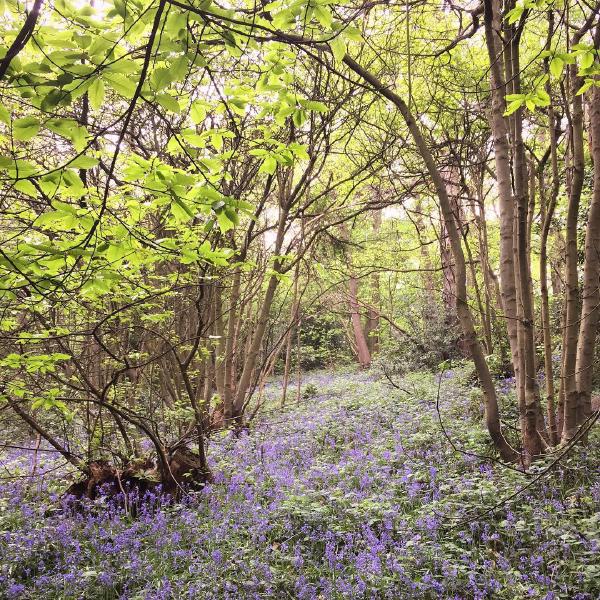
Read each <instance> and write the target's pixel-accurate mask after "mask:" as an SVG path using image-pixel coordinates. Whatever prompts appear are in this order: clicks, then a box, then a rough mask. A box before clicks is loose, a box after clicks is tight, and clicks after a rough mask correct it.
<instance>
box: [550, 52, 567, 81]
mask: <svg viewBox="0 0 600 600" xmlns="http://www.w3.org/2000/svg"><path fill="white" fill-rule="evenodd" d="M564 64H565V62H564V61H563V59H562V58H560V56H555V57H554V58H553V59H552V60H551V61H550V73H552V75H553V76H554V77H560V76H561V74H562V70H563V66H564Z"/></svg>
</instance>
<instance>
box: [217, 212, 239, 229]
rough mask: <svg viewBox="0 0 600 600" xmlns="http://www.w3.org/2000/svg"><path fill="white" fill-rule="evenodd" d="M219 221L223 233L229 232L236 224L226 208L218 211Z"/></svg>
mask: <svg viewBox="0 0 600 600" xmlns="http://www.w3.org/2000/svg"><path fill="white" fill-rule="evenodd" d="M217 223H219V229H220V230H221V232H222V233H227V232H228V231H229V230H230V229H233V227H234V225H235V223H233V222H232V220H231V219H230V218H229V216H228V215H227V212H226V211H225V210H220V211H219V212H217Z"/></svg>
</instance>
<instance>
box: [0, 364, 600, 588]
mask: <svg viewBox="0 0 600 600" xmlns="http://www.w3.org/2000/svg"><path fill="white" fill-rule="evenodd" d="M302 385H303V388H302V389H303V398H302V399H301V400H300V402H299V403H297V402H296V401H295V395H294V394H293V393H292V397H293V401H292V402H290V406H288V407H287V408H286V409H284V410H279V409H278V406H277V405H278V398H279V393H280V392H279V388H278V385H277V383H276V382H275V383H273V384H271V385H269V386H268V388H267V394H268V396H269V398H268V406H267V410H266V411H265V412H264V414H263V415H262V416H261V417H260V418H258V420H257V421H256V422H255V423H254V424H253V426H252V427H251V429H250V430H249V431H248V432H247V433H244V434H242V435H241V436H240V437H234V436H233V435H231V434H230V433H226V434H220V435H218V436H217V437H215V438H213V439H212V440H211V444H210V449H209V451H210V457H211V462H212V467H213V469H214V472H215V475H216V479H215V482H214V484H213V485H211V486H209V487H207V488H205V489H204V490H203V492H201V493H198V494H196V495H193V496H190V497H189V498H187V499H186V501H185V502H184V503H182V504H179V505H174V506H173V505H172V506H168V505H163V504H161V502H160V500H159V499H156V500H155V501H153V502H148V503H147V504H146V505H145V507H144V508H143V510H142V512H141V514H139V515H137V516H136V517H135V518H134V517H131V516H129V515H128V514H126V513H125V512H124V511H123V510H122V509H119V508H115V507H111V506H107V505H101V506H94V507H90V508H89V509H86V510H83V511H81V510H80V511H78V512H72V511H69V510H67V509H61V508H60V502H59V488H57V487H56V485H57V482H56V478H54V479H53V477H52V473H51V472H49V473H48V474H47V475H46V476H44V477H43V478H42V479H40V482H39V483H36V485H35V486H33V487H34V489H32V486H31V485H28V486H26V485H25V482H26V481H27V479H23V480H20V481H17V482H14V481H12V482H9V483H6V482H5V483H4V484H2V488H1V489H0V597H1V598H49V599H52V598H65V599H67V598H69V599H71V598H72V599H75V598H89V599H103V598H106V599H109V598H111V599H112V598H129V599H134V598H135V599H158V598H164V599H170V598H199V599H211V598H215V599H217V598H219V599H226V598H230V599H238V598H277V599H279V598H281V599H285V598H299V599H312V598H315V599H328V598H350V599H359V598H371V599H378V598H382V599H383V598H390V599H392V598H393V599H408V598H431V599H434V598H456V599H458V598H464V599H471V598H500V599H504V598H506V599H511V600H512V599H521V598H536V599H546V600H550V599H556V598H561V599H563V598H564V599H569V600H583V599H590V600H593V599H597V598H599V597H600V562H599V561H598V556H599V550H600V512H599V509H600V480H599V478H598V474H599V470H600V456H599V453H598V444H599V436H598V433H597V432H595V433H594V434H593V436H592V439H591V442H590V445H589V446H587V448H583V449H581V448H577V449H576V451H575V452H573V453H572V454H571V455H570V456H569V457H567V458H565V459H564V460H563V461H561V463H560V464H559V465H558V467H557V468H555V469H552V470H550V471H549V472H548V473H547V474H545V475H543V476H542V477H540V478H539V479H538V480H535V481H534V479H533V478H532V477H526V476H523V475H522V474H520V473H517V472H516V471H514V470H511V469H507V468H505V467H502V466H501V465H498V464H494V463H493V462H489V461H485V460H482V459H481V458H479V457H478V456H475V455H487V454H488V453H489V452H490V446H489V444H488V441H487V436H486V433H485V432H484V431H483V430H482V428H481V421H482V419H481V404H480V396H479V393H478V392H477V391H476V390H474V389H473V387H472V383H471V382H470V380H469V378H468V376H467V372H466V371H462V370H456V371H451V372H447V373H445V374H444V375H443V377H435V376H433V375H429V374H423V373H419V374H412V375H408V376H406V377H404V378H403V379H401V380H400V379H399V380H398V381H397V385H398V386H399V389H398V388H394V387H392V386H391V385H390V384H389V383H388V382H387V381H386V380H385V379H380V378H378V377H377V376H376V375H374V374H371V373H365V372H358V373H357V372H341V373H313V374H310V375H307V376H305V378H304V380H303V384H302ZM438 408H439V411H438V410H437V409H438ZM440 416H441V418H442V421H443V424H444V428H445V430H446V433H447V436H448V437H449V438H450V439H451V440H452V441H453V442H454V444H456V446H457V447H459V448H460V450H462V452H457V451H455V450H454V449H453V448H452V446H451V444H450V443H449V441H448V439H447V437H445V435H444V434H443V433H442V429H441V426H440V418H439V417H440ZM464 452H468V453H472V454H471V455H470V454H465V453H464ZM3 460H4V464H5V465H7V466H9V463H10V466H11V468H14V461H18V460H20V459H19V456H18V455H17V454H13V455H11V456H10V457H4V459H3ZM23 460H25V459H23ZM52 460H53V459H52V458H51V456H48V458H47V459H46V460H45V461H44V462H43V463H41V464H39V465H38V467H37V468H38V472H40V473H42V472H43V471H44V469H46V470H50V469H52V465H53V463H52ZM550 461H551V459H548V463H547V464H549V462H550ZM0 466H2V465H0ZM29 468H30V466H29V465H24V469H29ZM537 468H538V469H540V470H541V469H542V468H543V465H540V466H538V467H537ZM532 481H534V482H533V484H532V485H531V487H529V488H528V489H526V490H525V491H523V492H522V493H520V494H517V495H516V496H515V497H514V498H512V499H510V500H508V499H507V498H508V497H509V496H511V494H514V493H515V492H516V491H518V490H519V489H520V488H521V487H522V486H524V485H526V484H528V483H531V482H532ZM63 489H64V483H63ZM504 499H507V500H506V501H505V502H503V500H504ZM490 509H492V510H490Z"/></svg>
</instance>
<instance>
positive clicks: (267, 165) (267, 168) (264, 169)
mask: <svg viewBox="0 0 600 600" xmlns="http://www.w3.org/2000/svg"><path fill="white" fill-rule="evenodd" d="M276 168H277V160H276V159H275V157H274V156H267V158H265V160H264V161H263V163H262V165H260V169H259V170H258V172H259V173H268V174H269V175H273V173H275V169H276Z"/></svg>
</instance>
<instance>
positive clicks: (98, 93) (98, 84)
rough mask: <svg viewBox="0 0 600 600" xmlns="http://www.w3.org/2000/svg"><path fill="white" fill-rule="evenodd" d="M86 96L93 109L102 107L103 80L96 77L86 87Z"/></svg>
mask: <svg viewBox="0 0 600 600" xmlns="http://www.w3.org/2000/svg"><path fill="white" fill-rule="evenodd" d="M88 98H89V101H90V106H91V107H92V109H93V110H98V109H100V108H102V105H103V104H104V82H103V81H102V79H96V80H94V82H93V83H92V85H90V87H89V89H88Z"/></svg>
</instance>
